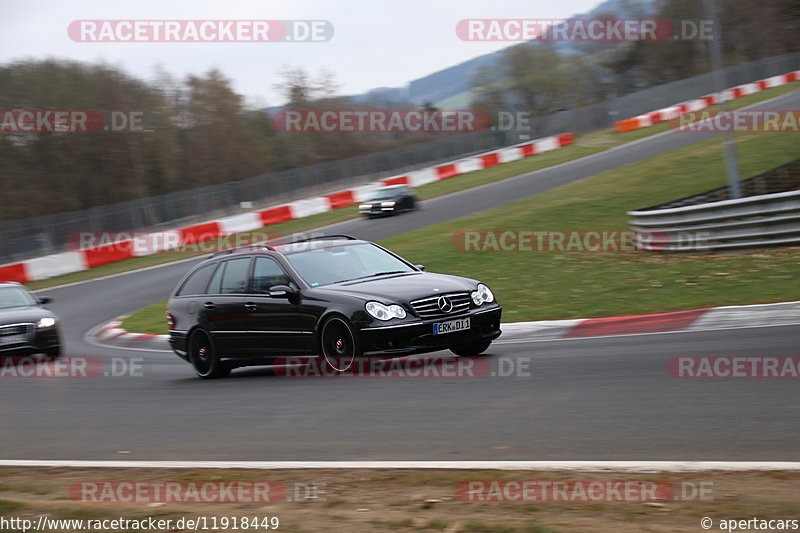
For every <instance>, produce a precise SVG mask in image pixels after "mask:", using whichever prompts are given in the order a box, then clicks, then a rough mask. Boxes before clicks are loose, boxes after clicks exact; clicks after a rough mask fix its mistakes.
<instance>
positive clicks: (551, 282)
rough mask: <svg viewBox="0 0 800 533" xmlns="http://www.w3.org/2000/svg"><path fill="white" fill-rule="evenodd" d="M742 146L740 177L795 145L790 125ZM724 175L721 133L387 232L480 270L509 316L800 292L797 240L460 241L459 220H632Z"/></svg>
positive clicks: (443, 263)
mask: <svg viewBox="0 0 800 533" xmlns="http://www.w3.org/2000/svg"><path fill="white" fill-rule="evenodd" d="M737 149H738V152H739V156H740V163H741V171H742V175H743V176H745V177H748V176H752V175H755V174H758V173H761V172H763V171H765V170H768V169H770V168H774V167H776V166H779V165H781V164H783V163H786V162H788V161H791V160H794V159H796V158H797V157H798V155H800V151H799V150H798V146H797V139H796V138H795V137H793V136H792V135H780V134H759V133H751V134H747V135H740V136H738V138H737ZM724 183H725V168H724V163H723V157H722V148H721V144H720V141H719V140H715V139H711V140H709V141H706V142H702V143H699V144H696V145H692V146H690V147H687V148H684V149H681V150H676V151H673V152H670V153H668V154H664V155H661V156H657V157H654V158H651V159H648V160H646V161H643V162H640V163H637V164H632V165H628V166H625V167H622V168H620V169H616V170H613V171H610V172H606V173H603V174H599V175H597V176H594V177H592V178H589V179H586V180H582V181H580V182H576V183H573V184H570V185H566V186H563V187H559V188H557V189H553V190H551V191H547V192H544V193H541V194H538V195H536V196H532V197H529V198H524V199H521V200H517V201H515V202H511V203H509V204H506V205H503V206H500V207H497V208H493V209H488V210H486V211H482V212H480V213H476V214H474V215H472V216H468V217H466V218H462V219H460V220H455V221H451V222H447V223H444V224H439V225H436V226H431V227H428V228H424V229H421V230H418V231H414V232H410V233H407V234H403V235H399V236H396V237H393V238H390V239H386V240H385V241H382V242H381V244H383V245H384V246H387V247H388V248H390V249H391V250H393V251H395V252H397V253H399V254H400V255H402V256H404V257H405V258H406V259H408V260H409V261H411V262H413V263H422V264H425V265H426V266H427V267H428V269H429V270H431V271H439V272H447V273H450V274H457V275H464V276H468V277H473V278H479V279H482V280H483V281H485V282H486V283H487V284H489V285H490V286H491V287H492V289H493V290H494V292H495V293H496V294H497V296H498V299H499V300H500V302H501V303H502V304H503V308H504V312H503V319H504V321H509V322H513V321H520V320H541V319H559V318H578V317H587V316H589V317H591V316H614V315H627V314H638V313H658V312H664V311H674V310H682V309H692V308H699V307H707V306H709V307H710V306H716V305H725V304H747V303H762V302H770V301H781V300H788V299H793V298H798V297H800V285H798V283H797V280H798V279H800V250H798V249H797V248H794V249H773V250H763V251H758V252H751V253H739V254H726V255H710V254H706V255H676V254H655V253H647V252H622V253H575V252H573V253H551V252H492V251H487V252H474V251H473V252H464V251H460V249H459V247H458V246H456V245H455V244H454V242H453V239H454V236H456V235H458V232H459V231H462V230H494V231H498V230H500V231H502V230H512V231H519V230H526V231H542V230H577V231H591V230H594V231H614V230H617V231H619V230H626V229H627V227H628V220H627V216H626V214H625V213H626V212H627V211H629V210H632V209H637V208H642V207H647V206H651V205H655V204H658V203H662V202H666V201H668V200H672V199H676V198H680V197H683V196H687V195H691V194H695V193H699V192H702V191H705V190H708V189H712V188H715V187H719V186H722V185H724ZM534 249H535V246H534Z"/></svg>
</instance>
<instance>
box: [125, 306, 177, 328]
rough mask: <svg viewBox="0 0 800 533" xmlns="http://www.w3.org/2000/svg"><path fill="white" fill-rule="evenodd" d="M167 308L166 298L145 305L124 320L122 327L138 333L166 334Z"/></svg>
mask: <svg viewBox="0 0 800 533" xmlns="http://www.w3.org/2000/svg"><path fill="white" fill-rule="evenodd" d="M166 309H167V301H166V300H162V301H160V302H156V303H154V304H152V305H148V306H147V307H143V308H141V309H139V310H138V311H136V312H135V313H133V314H131V315H130V316H129V317H128V318H126V319H125V320H123V322H122V327H123V328H124V329H126V330H128V331H133V332H136V333H152V334H154V335H166V334H167V333H168V331H167V318H166V314H165V313H166Z"/></svg>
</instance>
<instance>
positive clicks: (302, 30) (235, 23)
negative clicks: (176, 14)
mask: <svg viewBox="0 0 800 533" xmlns="http://www.w3.org/2000/svg"><path fill="white" fill-rule="evenodd" d="M333 34H334V29H333V24H332V23H331V22H330V21H327V20H210V19H209V20H133V19H131V20H74V21H72V22H71V23H70V24H69V26H68V27H67V35H69V38H70V39H72V40H73V41H75V42H78V43H286V42H293V43H300V42H305V43H308V42H312V43H321V42H327V41H330V40H331V39H332V38H333Z"/></svg>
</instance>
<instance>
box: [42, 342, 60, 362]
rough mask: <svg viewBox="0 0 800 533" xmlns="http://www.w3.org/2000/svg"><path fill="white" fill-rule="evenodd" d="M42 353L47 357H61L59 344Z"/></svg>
mask: <svg viewBox="0 0 800 533" xmlns="http://www.w3.org/2000/svg"><path fill="white" fill-rule="evenodd" d="M44 355H46V356H47V358H48V359H58V358H59V357H61V346H60V345H59V346H55V347H53V348H50V349H49V350H45V352H44Z"/></svg>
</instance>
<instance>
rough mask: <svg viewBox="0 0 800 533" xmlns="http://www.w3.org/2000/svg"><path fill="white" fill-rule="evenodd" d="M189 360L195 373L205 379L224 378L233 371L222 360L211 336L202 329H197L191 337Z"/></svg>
mask: <svg viewBox="0 0 800 533" xmlns="http://www.w3.org/2000/svg"><path fill="white" fill-rule="evenodd" d="M188 352H189V362H191V363H192V367H193V368H194V372H195V374H197V375H198V377H201V378H203V379H217V378H224V377H226V376H227V375H228V374H230V373H231V367H230V366H229V365H228V364H226V363H224V362H222V361H220V358H219V356H218V355H217V350H216V347H215V346H214V341H213V340H212V339H211V336H210V335H209V334H208V333H206V332H205V330H202V329H196V330H194V331H193V332H192V335H191V336H190V337H189V350H188Z"/></svg>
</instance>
